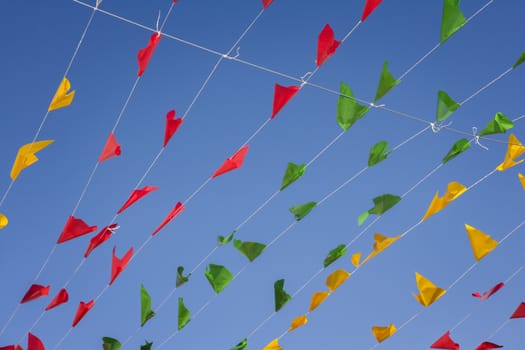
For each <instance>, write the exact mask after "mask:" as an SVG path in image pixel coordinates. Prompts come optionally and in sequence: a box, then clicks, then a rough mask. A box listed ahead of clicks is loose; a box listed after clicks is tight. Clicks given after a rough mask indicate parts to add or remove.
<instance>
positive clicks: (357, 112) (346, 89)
mask: <svg viewBox="0 0 525 350" xmlns="http://www.w3.org/2000/svg"><path fill="white" fill-rule="evenodd" d="M340 86H341V87H340V90H339V92H340V95H339V98H338V99H337V124H339V126H340V127H341V129H343V130H344V131H347V130H348V129H350V127H351V126H352V125H354V123H355V122H357V121H358V120H359V119H361V118H363V116H364V115H365V114H366V112H368V110H369V109H370V107H367V106H362V105H360V104H359V103H357V101H356V100H355V99H354V94H353V92H352V89H350V86H348V85H346V84H345V83H343V82H341V84H340Z"/></svg>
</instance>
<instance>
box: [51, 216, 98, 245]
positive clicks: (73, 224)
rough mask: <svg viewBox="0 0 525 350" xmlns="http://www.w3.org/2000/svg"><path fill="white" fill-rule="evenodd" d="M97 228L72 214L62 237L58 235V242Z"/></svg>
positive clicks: (85, 233)
mask: <svg viewBox="0 0 525 350" xmlns="http://www.w3.org/2000/svg"><path fill="white" fill-rule="evenodd" d="M97 228H98V227H97V226H88V225H87V224H86V223H85V222H84V221H82V220H81V219H77V218H75V217H74V216H72V215H71V216H70V217H69V218H68V219H67V222H66V225H65V226H64V229H63V230H62V233H61V234H60V237H58V241H57V244H60V243H64V242H66V241H69V240H71V239H73V238H77V237H80V236H82V235H87V234H88V233H91V232H93V231H96V230H97Z"/></svg>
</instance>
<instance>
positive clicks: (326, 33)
mask: <svg viewBox="0 0 525 350" xmlns="http://www.w3.org/2000/svg"><path fill="white" fill-rule="evenodd" d="M340 44H341V42H340V41H337V40H335V37H334V31H333V30H332V27H330V25H329V24H327V25H325V26H324V28H323V30H322V31H321V33H320V34H319V38H318V40H317V59H316V60H315V64H316V65H317V67H320V66H321V65H322V64H323V63H325V61H326V60H327V59H328V58H330V56H332V55H333V54H334V52H335V50H337V48H338V47H339V45H340Z"/></svg>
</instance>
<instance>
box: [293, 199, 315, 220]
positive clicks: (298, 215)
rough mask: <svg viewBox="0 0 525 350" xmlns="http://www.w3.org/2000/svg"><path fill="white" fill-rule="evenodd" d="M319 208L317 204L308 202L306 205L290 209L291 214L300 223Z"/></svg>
mask: <svg viewBox="0 0 525 350" xmlns="http://www.w3.org/2000/svg"><path fill="white" fill-rule="evenodd" d="M316 206H317V203H316V202H308V203H305V204H299V205H294V206H293V207H290V209H289V210H290V212H291V213H292V214H293V215H294V217H295V220H297V221H300V220H302V219H304V217H305V216H306V215H308V214H310V212H311V211H312V210H313V209H314V208H315V207H316Z"/></svg>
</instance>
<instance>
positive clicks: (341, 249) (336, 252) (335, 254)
mask: <svg viewBox="0 0 525 350" xmlns="http://www.w3.org/2000/svg"><path fill="white" fill-rule="evenodd" d="M345 254H346V245H344V244H339V245H338V246H337V247H335V248H334V249H332V250H330V252H329V253H328V256H327V257H326V258H325V259H324V262H323V266H324V267H328V266H329V265H331V264H332V263H333V262H335V261H336V260H337V259H339V258H340V257H342V256H343V255H345Z"/></svg>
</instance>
